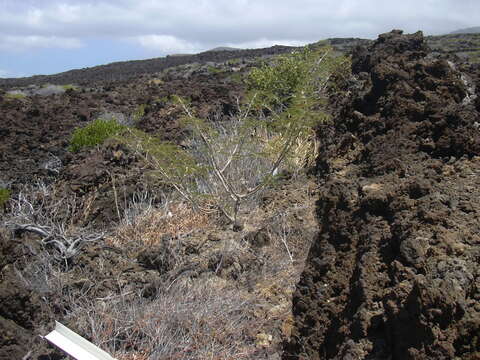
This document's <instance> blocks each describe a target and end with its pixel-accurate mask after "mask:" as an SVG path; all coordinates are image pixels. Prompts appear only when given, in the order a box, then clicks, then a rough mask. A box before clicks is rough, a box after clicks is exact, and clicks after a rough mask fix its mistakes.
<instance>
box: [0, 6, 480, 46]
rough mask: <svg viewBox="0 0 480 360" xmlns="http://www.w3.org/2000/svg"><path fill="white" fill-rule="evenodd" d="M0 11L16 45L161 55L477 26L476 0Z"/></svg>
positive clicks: (4, 30)
mask: <svg viewBox="0 0 480 360" xmlns="http://www.w3.org/2000/svg"><path fill="white" fill-rule="evenodd" d="M0 13H2V16H1V17H0V34H3V35H4V37H8V36H10V37H13V36H17V37H23V38H22V39H24V40H23V42H22V43H23V45H24V48H27V47H29V46H30V47H35V46H37V45H36V44H39V43H42V42H43V43H49V44H51V46H58V47H67V48H68V47H69V46H70V47H78V46H79V44H80V40H76V39H95V38H104V39H105V38H107V39H116V40H119V39H129V40H130V41H131V40H132V39H133V40H134V42H135V43H137V44H139V45H140V46H142V47H144V48H147V49H152V50H157V51H165V49H167V51H168V52H170V51H172V52H190V51H196V49H199V48H201V49H208V48H211V47H215V46H218V45H231V46H237V47H257V46H267V45H270V44H273V43H276V42H281V43H283V44H299V43H305V42H311V41H316V40H320V39H323V38H326V37H345V36H355V37H375V36H376V35H377V34H378V33H380V32H384V31H389V30H391V29H393V28H402V29H404V30H406V31H407V32H412V31H416V30H419V29H423V30H425V31H426V32H427V33H444V32H448V31H451V30H454V29H457V28H461V27H468V26H477V25H480V12H479V11H478V0H462V1H458V0H422V1H418V0H402V1H397V0H363V1H358V0H297V1H296V2H292V1H291V0H230V1H225V0H175V1H168V0H98V1H93V0H48V1H46V0H43V1H39V0H37V1H35V0H22V1H18V0H3V1H0ZM59 36H62V37H64V39H65V40H64V41H60V40H58V41H57V40H52V39H59V38H58V37H59ZM32 37H38V39H37V40H35V41H31V40H26V39H29V38H30V39H32ZM40 39H50V40H40ZM0 41H1V40H0ZM68 44H70V45H68ZM49 46H50V45H49Z"/></svg>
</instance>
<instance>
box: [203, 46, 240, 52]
mask: <svg viewBox="0 0 480 360" xmlns="http://www.w3.org/2000/svg"><path fill="white" fill-rule="evenodd" d="M240 50H243V49H239V48H234V47H228V46H218V47H216V48H213V49H210V50H208V51H240Z"/></svg>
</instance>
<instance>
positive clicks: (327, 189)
mask: <svg viewBox="0 0 480 360" xmlns="http://www.w3.org/2000/svg"><path fill="white" fill-rule="evenodd" d="M445 39H447V38H444V39H443V40H445ZM455 39H457V38H455ZM462 39H463V38H462ZM434 40H435V39H434ZM443 40H442V41H443ZM457 40H458V39H457ZM429 41H430V42H431V41H432V39H429ZM461 41H463V40H461ZM328 43H329V44H331V45H333V46H334V48H331V47H328V46H327V47H320V45H328ZM442 44H443V43H442ZM442 44H440V45H442ZM462 44H463V45H465V46H467V45H468V44H464V43H462ZM354 45H367V47H359V48H356V49H355V51H354V52H353V54H352V57H350V56H343V55H341V52H343V51H345V50H346V49H349V50H351V49H352V48H353V46H354ZM457 45H458V44H457ZM457 45H455V46H457ZM463 45H462V46H463ZM442 46H443V45H442ZM441 49H442V47H441V46H439V47H438V48H436V53H434V54H431V53H430V52H429V49H428V48H427V47H426V46H425V40H424V38H423V36H422V34H421V33H417V34H413V35H402V34H401V32H399V31H393V32H392V33H388V34H383V35H381V36H380V37H379V39H378V40H377V41H375V42H371V41H362V40H359V39H331V40H329V41H328V42H324V43H319V44H317V45H316V46H314V47H311V48H305V49H297V50H296V51H295V52H293V53H288V54H284V53H283V52H284V51H283V50H285V49H283V48H282V49H281V50H282V51H281V52H282V54H280V55H279V54H278V53H279V51H280V50H279V49H272V50H271V51H269V52H268V54H267V53H266V54H265V55H268V56H265V57H261V58H259V59H256V60H252V58H250V57H249V58H246V57H243V56H242V54H243V52H235V57H234V56H233V52H232V54H231V55H232V56H231V57H229V56H230V55H229V52H226V53H225V54H226V55H225V54H220V53H219V54H213V55H212V54H207V55H208V56H207V58H206V59H207V60H208V61H209V60H211V59H212V58H213V59H217V58H222V61H221V62H220V61H219V62H217V63H214V64H213V65H212V64H211V63H206V62H203V63H202V62H201V56H197V57H196V58H195V59H197V60H198V62H195V63H187V62H186V59H181V57H178V58H177V57H172V59H167V60H168V61H172V62H180V63H181V64H182V65H181V66H177V67H170V68H168V69H164V68H161V69H159V70H161V71H160V72H158V70H157V72H155V73H154V74H150V73H151V71H145V74H144V75H141V76H137V77H136V78H134V79H133V78H132V79H129V80H126V79H125V77H123V76H122V77H121V78H120V79H116V81H106V82H102V83H90V82H85V83H84V84H83V85H82V84H80V85H75V86H72V87H71V88H70V87H65V88H63V89H62V90H63V91H61V92H54V93H52V94H49V95H45V96H36V95H30V94H29V95H28V96H26V97H21V98H20V97H18V98H15V97H12V96H8V93H5V94H3V96H1V97H0V109H1V111H2V112H3V114H4V122H3V125H2V126H3V127H1V128H0V133H1V134H2V135H3V134H5V135H6V137H5V139H6V141H4V142H2V143H0V150H1V151H2V157H0V171H1V173H0V186H1V187H0V216H1V218H0V221H1V225H2V227H1V228H0V360H3V359H5V360H6V359H17V358H18V359H22V358H23V359H25V360H27V359H35V360H40V359H63V358H64V354H62V353H61V352H60V351H59V350H58V349H55V348H53V347H52V346H49V345H48V344H47V343H46V342H45V341H44V340H42V339H40V338H38V337H37V335H38V334H45V333H47V332H48V331H50V330H51V329H52V327H53V322H54V320H58V321H60V322H62V323H64V324H65V325H67V326H69V327H70V328H72V329H73V330H74V331H76V332H78V333H79V334H80V335H82V336H84V337H86V338H87V339H89V340H91V341H92V342H93V343H95V344H96V345H98V346H100V347H101V348H102V349H105V350H106V351H108V352H109V353H111V354H112V355H113V356H114V357H115V358H117V359H119V360H146V359H149V360H153V359H218V360H220V359H272V360H273V359H280V358H282V357H283V358H284V359H310V358H311V359H344V358H351V359H374V358H375V359H397V358H398V359H415V360H416V359H427V358H438V359H440V358H442V359H453V358H458V359H476V358H478V354H479V353H480V343H479V341H478V332H479V331H480V316H479V314H480V307H479V299H480V288H479V286H478V283H479V275H480V271H479V267H478V254H479V250H478V249H479V246H480V245H479V244H480V243H479V241H480V239H479V235H478V234H480V224H479V222H478V219H479V217H478V215H479V208H478V204H477V203H476V202H475V199H476V198H478V195H479V194H478V189H480V186H479V185H480V184H479V181H478V174H479V171H480V163H479V156H480V135H479V132H478V131H479V125H478V112H479V109H480V108H479V105H480V103H479V101H480V100H479V97H478V91H477V89H478V86H480V80H479V79H480V71H479V68H478V66H477V67H475V65H471V64H470V63H465V62H462V59H460V58H457V57H455V55H453V53H452V54H450V53H449V52H448V51H447V52H446V53H441V54H438V52H441ZM455 49H457V50H458V47H455ZM455 49H454V48H452V51H453V50H455ZM462 49H463V48H462ZM277 50H278V51H277ZM289 50H292V49H289ZM290 52H291V51H290ZM254 53H255V54H257V55H259V56H262V53H261V52H259V51H257V52H254ZM272 54H276V55H279V56H274V57H272V56H271V55H272ZM447 60H448V61H447ZM142 64H147V63H144V62H138V63H135V64H133V65H134V66H133V67H132V68H130V69H129V71H133V72H134V71H136V70H135V69H138V67H139V66H143V65H142ZM148 64H150V63H148ZM152 64H153V63H152ZM152 64H150V65H151V66H153V65H152ZM127 65H128V64H127V63H123V64H116V65H115V64H112V66H113V67H115V66H120V68H124V67H126V66H127ZM162 66H163V65H162ZM152 68H153V67H152ZM104 70H105V71H106V68H104ZM125 73H126V74H127V73H129V72H128V71H126V72H125ZM75 74H76V73H75V72H72V73H67V74H66V75H68V76H67V77H66V78H65V81H67V80H68V83H75V84H79V83H80V82H78V81H74V80H76V79H75V78H74V77H75V76H76V75H75ZM112 74H113V73H112ZM66 75H65V76H66ZM69 76H70V77H69ZM72 76H73V78H72ZM98 76H100V77H101V78H103V77H106V78H110V75H109V74H108V73H102V74H98ZM112 77H113V75H112ZM22 81H23V80H22ZM25 81H26V80H25ZM42 81H43V80H42ZM31 89H34V90H35V91H36V90H38V89H37V88H33V87H32V88H31ZM65 90H66V91H65ZM15 91H17V90H15ZM19 91H21V90H19ZM32 91H33V90H32ZM37 95H38V94H37ZM0 125H1V124H0Z"/></svg>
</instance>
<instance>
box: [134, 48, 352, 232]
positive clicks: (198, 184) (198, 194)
mask: <svg viewBox="0 0 480 360" xmlns="http://www.w3.org/2000/svg"><path fill="white" fill-rule="evenodd" d="M343 63H344V59H343V60H342V59H340V58H336V57H334V56H333V55H332V51H331V49H328V48H325V49H321V50H317V51H312V50H310V49H308V48H306V49H304V50H303V51H301V52H295V53H292V54H290V55H284V56H281V57H278V58H276V59H275V60H274V61H273V63H272V64H265V65H263V66H262V67H260V68H258V69H254V70H253V71H252V72H251V73H250V75H249V77H248V80H247V85H248V88H249V91H248V94H247V97H246V98H247V101H246V103H245V104H240V103H238V112H237V114H236V115H235V116H232V117H231V119H229V120H228V121H221V120H220V119H200V118H198V117H197V116H196V115H195V113H194V111H193V110H192V108H191V107H190V106H189V104H188V102H187V101H186V100H185V99H182V98H180V97H176V98H175V103H176V104H177V106H180V107H181V108H182V109H183V111H184V114H185V118H184V124H185V125H186V127H187V128H188V129H189V130H190V134H191V136H190V139H189V142H188V146H187V148H186V149H182V148H180V147H178V146H175V145H173V144H167V143H162V142H160V141H158V140H155V139H153V138H151V137H149V136H146V135H139V134H138V133H136V134H135V133H134V132H132V131H130V135H133V138H131V140H129V142H130V143H134V144H135V147H136V148H137V150H139V152H140V153H142V154H144V156H145V159H147V160H148V162H149V163H150V164H151V165H152V167H153V168H154V169H155V172H156V173H157V174H158V175H159V177H160V178H161V179H162V181H164V182H166V183H169V184H171V185H172V186H173V187H174V188H175V189H176V190H178V192H179V193H180V194H181V195H182V196H183V197H184V198H185V199H186V200H187V201H189V202H190V203H191V204H192V205H193V206H194V207H196V208H198V209H203V210H205V211H208V210H211V209H212V207H211V206H210V207H209V206H207V207H205V206H203V204H205V203H207V204H210V205H213V208H215V209H217V210H218V211H220V212H221V213H222V214H223V215H224V216H225V217H226V218H227V219H228V221H230V222H231V223H233V224H237V223H238V214H239V211H240V208H241V206H242V204H244V203H246V202H247V200H248V199H253V198H254V197H255V196H256V195H257V194H258V193H259V192H260V191H261V190H263V189H265V188H266V187H267V186H269V185H271V184H272V183H273V182H274V181H275V179H276V177H277V175H278V174H279V172H280V171H281V170H282V168H287V167H288V165H289V164H288V159H289V157H290V156H292V153H293V150H294V149H295V146H296V145H297V144H298V142H299V140H303V141H304V142H305V141H310V140H313V139H314V132H313V127H314V126H315V124H318V123H320V122H323V121H325V120H326V119H327V118H328V117H327V115H326V114H325V113H324V112H323V111H322V105H323V97H322V96H321V94H322V92H323V90H325V88H326V86H327V84H328V82H329V79H330V77H331V75H332V73H333V72H334V71H336V69H338V68H339V67H340V66H341V65H342V64H343ZM312 142H313V141H312ZM152 145H153V146H152ZM312 151H313V149H312ZM297 165H298V164H297ZM205 200H206V201H205Z"/></svg>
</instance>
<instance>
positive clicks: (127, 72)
mask: <svg viewBox="0 0 480 360" xmlns="http://www.w3.org/2000/svg"><path fill="white" fill-rule="evenodd" d="M462 31H466V32H467V31H470V32H473V31H476V34H472V33H461V32H462ZM426 41H427V43H428V45H429V46H430V47H431V48H432V50H433V51H434V52H437V53H443V54H456V55H457V56H460V57H462V58H466V59H469V60H470V61H472V62H480V27H474V28H469V29H464V30H458V31H456V32H455V34H450V35H443V36H428V37H426ZM370 43H372V40H367V39H359V38H330V39H325V40H321V41H318V42H316V43H313V44H310V45H312V46H324V45H331V46H332V47H333V48H334V49H335V50H336V51H337V52H339V53H350V52H351V51H352V49H353V48H355V47H356V46H366V45H368V44H370ZM294 49H296V48H295V47H290V46H280V45H275V46H272V47H270V48H264V49H238V48H231V47H224V46H221V47H216V48H214V49H211V50H208V51H205V52H202V53H199V54H194V55H188V54H174V55H169V56H166V57H162V58H154V59H148V60H133V61H123V62H115V63H111V64H108V65H100V66H95V67H91V68H85V69H76V70H70V71H66V72H63V73H59V74H54V75H36V76H31V77H26V78H10V79H2V78H0V88H5V89H8V88H12V87H24V86H28V85H33V84H34V85H43V84H57V85H67V84H77V85H81V86H82V85H85V86H89V85H90V84H92V82H115V81H124V80H128V79H130V78H133V77H138V76H141V75H143V74H151V73H157V72H160V71H162V70H164V69H167V68H170V67H174V66H178V65H184V64H191V63H200V64H205V63H208V62H224V61H228V60H230V59H238V58H245V59H248V58H256V57H262V56H272V55H279V54H284V53H287V52H290V51H292V50H294Z"/></svg>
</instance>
